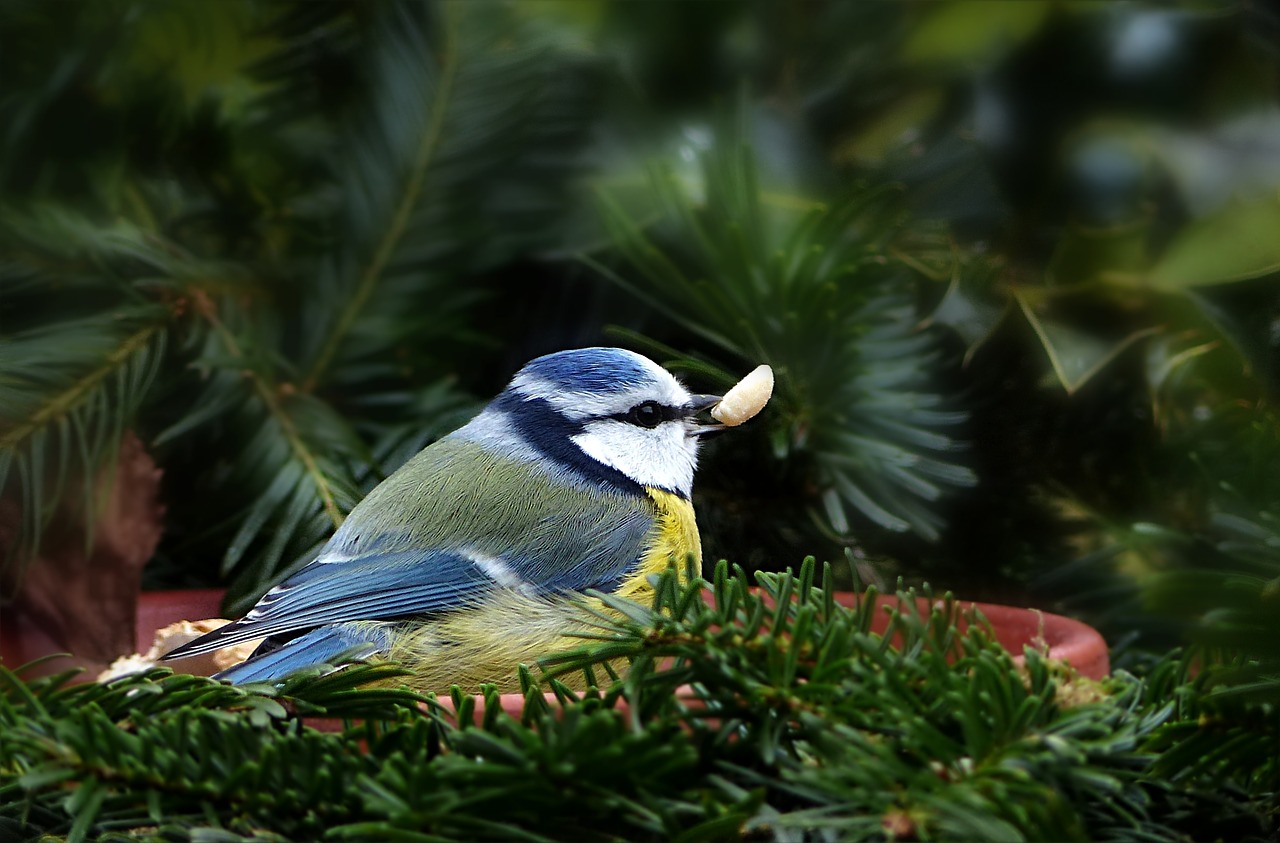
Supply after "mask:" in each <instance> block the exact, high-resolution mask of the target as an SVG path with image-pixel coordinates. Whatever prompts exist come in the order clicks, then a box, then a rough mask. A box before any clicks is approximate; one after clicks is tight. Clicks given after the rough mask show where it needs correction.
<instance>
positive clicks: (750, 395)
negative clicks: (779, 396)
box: [711, 365, 773, 427]
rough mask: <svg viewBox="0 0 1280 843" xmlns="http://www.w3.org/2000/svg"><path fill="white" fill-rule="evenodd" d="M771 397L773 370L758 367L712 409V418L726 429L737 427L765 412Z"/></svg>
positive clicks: (762, 366) (766, 367) (764, 366)
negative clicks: (762, 411) (765, 406)
mask: <svg viewBox="0 0 1280 843" xmlns="http://www.w3.org/2000/svg"><path fill="white" fill-rule="evenodd" d="M771 395H773V369H770V368H769V367H768V366H767V365H760V366H756V367H755V369H753V370H752V371H751V373H750V374H749V375H747V376H746V377H745V378H743V379H742V380H740V381H738V382H737V383H736V384H734V386H733V389H730V390H729V391H728V392H726V393H725V394H724V397H723V398H721V399H720V403H719V404H717V405H715V406H714V407H712V408H711V417H712V418H713V419H715V420H716V421H718V422H720V423H721V424H723V425H725V426H726V427H737V426H738V425H740V424H742V423H743V422H744V421H746V420H747V419H750V418H752V417H753V416H755V415H756V413H759V412H760V411H761V410H763V409H764V405H765V404H768V403H769V396H771Z"/></svg>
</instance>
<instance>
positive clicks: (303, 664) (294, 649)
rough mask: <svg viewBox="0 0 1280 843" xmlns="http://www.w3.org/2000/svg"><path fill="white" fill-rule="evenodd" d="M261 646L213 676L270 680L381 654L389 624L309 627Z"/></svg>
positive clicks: (385, 647)
mask: <svg viewBox="0 0 1280 843" xmlns="http://www.w3.org/2000/svg"><path fill="white" fill-rule="evenodd" d="M264 647H265V644H264ZM264 647H259V648H258V649H257V650H256V651H255V652H254V654H253V655H251V656H249V658H247V659H245V660H244V661H243V662H241V663H240V664H238V665H235V666H234V667H229V668H227V669H226V670H224V671H222V672H221V673H219V674H217V675H216V676H215V677H214V678H215V679H225V680H227V681H228V682H230V683H232V684H233V685H244V684H246V683H249V682H271V681H275V680H278V679H283V678H284V677H286V676H288V675H289V674H290V673H293V672H295V671H298V670H301V669H303V668H307V667H314V666H316V665H320V664H335V665H336V664H343V663H345V662H349V661H356V660H359V659H365V658H369V657H370V656H376V655H385V654H386V653H387V652H389V651H390V649H391V627H390V625H389V624H383V623H342V624H334V625H333V626H322V627H320V628H318V629H313V630H311V631H310V632H308V633H306V634H305V635H299V636H298V637H297V638H294V639H293V640H291V641H289V642H287V643H285V644H283V645H281V646H278V647H275V648H272V649H269V650H268V649H264Z"/></svg>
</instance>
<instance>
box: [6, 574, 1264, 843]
mask: <svg viewBox="0 0 1280 843" xmlns="http://www.w3.org/2000/svg"><path fill="white" fill-rule="evenodd" d="M827 577H828V578H829V573H828V574H827ZM757 584H758V585H757V586H756V587H752V586H751V584H750V580H749V579H748V577H747V575H746V574H745V573H744V572H743V571H741V570H740V569H737V570H734V571H732V572H730V570H729V568H728V566H726V565H725V564H723V563H721V565H720V566H719V567H718V568H717V569H716V573H715V577H714V581H713V582H712V583H707V582H705V581H702V580H699V579H697V578H696V577H695V578H693V579H692V580H691V581H690V582H688V583H686V584H684V585H681V584H680V583H679V581H678V579H677V578H676V576H675V575H674V571H671V572H668V574H666V575H665V576H664V577H662V578H661V579H660V581H659V583H658V593H657V597H656V599H655V601H654V604H653V605H652V606H640V605H637V604H632V603H628V602H625V601H619V600H616V599H612V598H602V599H605V603H606V607H605V608H604V609H603V610H601V611H600V612H599V614H598V618H597V619H598V624H597V630H596V632H594V633H592V635H591V637H592V639H593V640H591V641H590V642H589V643H587V644H586V645H585V646H584V647H583V648H582V649H579V650H576V651H573V652H570V653H564V654H560V655H556V656H551V657H548V658H547V659H546V660H545V661H544V663H543V664H544V669H545V671H546V675H545V677H544V679H545V682H546V683H548V684H549V687H550V689H551V690H552V691H553V692H554V693H553V695H551V696H544V693H543V692H544V690H545V689H546V688H545V687H544V686H543V685H539V684H538V683H537V682H535V681H533V679H532V678H531V676H532V674H531V673H529V672H525V673H524V676H525V704H524V711H523V715H522V716H521V717H520V718H518V719H517V718H512V717H510V716H508V715H506V714H503V713H502V712H501V708H500V705H499V702H500V701H499V699H498V698H497V696H496V695H495V694H494V693H493V691H492V690H491V689H490V690H488V691H486V692H485V693H484V694H483V695H482V697H480V698H476V697H471V696H468V695H465V694H464V693H463V692H462V691H461V689H456V688H455V689H454V692H453V694H452V699H451V700H449V701H448V702H449V703H450V704H449V705H443V704H442V703H440V702H437V701H435V700H433V699H423V698H421V697H418V696H416V695H413V694H410V693H408V692H406V691H400V690H396V689H394V687H393V686H394V682H395V676H396V675H397V671H396V669H395V668H393V667H390V666H385V665H383V666H379V665H352V666H348V667H346V668H343V669H341V670H339V671H336V672H328V671H325V670H318V671H312V672H310V673H308V674H305V675H302V676H298V677H295V678H293V679H290V680H289V681H287V682H286V683H285V684H284V685H283V686H282V687H279V688H273V687H266V686H250V687H245V688H235V687H230V686H226V685H223V684H220V683H217V682H214V681H212V680H208V679H200V678H194V677H185V676H173V675H169V674H168V673H167V671H164V670H157V671H152V672H149V673H146V674H142V675H138V676H134V677H129V678H124V679H121V680H117V681H115V682H112V683H110V684H107V685H92V684H91V685H68V684H66V679H67V677H66V676H62V677H55V678H52V679H42V680H35V681H32V682H30V683H27V682H24V681H23V680H22V679H21V678H20V677H19V676H18V675H16V674H14V673H12V672H9V671H3V672H0V831H3V832H4V833H6V834H8V835H9V837H10V838H11V839H16V840H27V839H31V840H34V839H36V838H37V837H39V836H40V835H41V834H45V833H49V834H59V835H65V836H67V837H68V839H71V840H87V839H102V840H124V839H130V840H136V839H144V840H214V839H216V840H227V841H244V840H276V841H288V840H310V839H334V840H367V839H380V840H413V841H426V840H437V841H440V840H466V839H475V838H476V837H485V838H501V839H520V840H530V841H546V840H617V839H681V840H728V839H742V838H744V837H746V838H750V839H776V840H808V839H813V840H822V839H856V840H886V839H904V838H914V839H935V840H959V839H974V838H979V839H991V840H1044V839H1054V840H1124V841H1138V840H1157V839H1159V840H1178V839H1198V838H1199V837H1200V836H1202V835H1204V834H1206V833H1212V834H1217V833H1218V830H1219V829H1228V830H1230V831H1231V832H1232V834H1233V835H1234V839H1245V837H1247V836H1248V835H1249V834H1255V835H1258V836H1261V835H1263V834H1265V833H1266V832H1267V830H1268V829H1270V828H1272V827H1273V826H1274V822H1275V818H1274V817H1268V816H1267V815H1266V813H1265V810H1263V809H1262V808H1260V807H1259V806H1260V804H1261V800H1262V799H1264V798H1265V797H1266V795H1267V793H1268V792H1267V791H1265V790H1264V789H1263V785H1262V783H1261V782H1259V781H1258V780H1250V779H1242V780H1240V781H1239V782H1238V783H1237V784H1236V785H1235V786H1233V788H1231V789H1227V790H1223V789H1222V788H1221V786H1220V785H1221V784H1222V778H1221V776H1222V770H1218V771H1217V772H1216V774H1215V775H1209V773H1208V772H1206V771H1204V770H1190V771H1189V770H1184V769H1181V768H1178V769H1173V770H1170V771H1168V773H1167V774H1165V773H1162V772H1161V771H1162V770H1164V765H1165V764H1166V762H1168V763H1170V764H1175V765H1176V764H1177V760H1178V759H1179V758H1180V757H1183V756H1182V755H1180V754H1179V753H1186V752H1192V753H1195V752H1198V751H1199V748H1198V747H1194V746H1192V745H1191V744H1190V743H1188V741H1187V732H1188V731H1191V732H1196V731H1197V730H1198V729H1199V728H1200V726H1199V720H1198V718H1200V714H1201V712H1200V709H1199V708H1197V705H1198V703H1195V702H1193V701H1192V699H1191V698H1190V695H1194V694H1195V693H1197V691H1196V685H1195V683H1194V682H1191V683H1189V682H1188V681H1187V679H1186V675H1187V674H1186V666H1185V665H1180V664H1179V663H1178V662H1176V661H1175V660H1169V661H1166V662H1164V663H1162V665H1161V666H1160V667H1159V668H1158V669H1157V670H1156V671H1154V672H1153V674H1152V676H1151V678H1150V679H1148V680H1146V681H1141V680H1138V679H1136V678H1135V677H1132V676H1128V675H1124V674H1120V675H1117V676H1115V677H1112V678H1111V679H1109V680H1106V681H1105V682H1103V683H1101V684H1097V683H1090V682H1089V681H1087V680H1082V679H1080V678H1078V677H1076V676H1074V675H1073V674H1072V673H1071V671H1070V670H1069V669H1066V668H1064V667H1063V666H1061V665H1058V664H1055V663H1053V662H1051V661H1049V660H1046V659H1045V658H1044V657H1042V656H1041V655H1039V654H1038V653H1037V652H1036V651H1034V650H1030V649H1029V650H1028V651H1027V652H1026V653H1025V654H1023V656H1024V659H1025V666H1019V665H1018V664H1016V663H1015V662H1014V660H1013V658H1012V657H1011V656H1010V654H1008V653H1006V652H1005V651H1004V650H1002V649H1001V648H1000V647H999V646H998V645H997V644H995V643H994V641H993V639H992V638H991V636H990V634H989V633H988V632H987V631H986V630H985V628H984V626H983V624H982V622H981V619H980V618H975V619H973V620H974V621H975V622H973V623H971V624H970V625H969V626H968V628H967V630H965V631H960V630H959V629H958V628H957V626H956V623H955V621H956V619H957V618H956V614H957V610H956V607H955V605H954V604H952V603H950V601H949V600H946V599H939V600H936V601H934V603H933V606H934V608H933V609H932V610H931V611H929V612H928V613H927V614H923V615H922V614H920V613H918V612H917V611H916V609H915V608H914V607H915V606H916V603H915V597H916V596H917V595H916V594H915V593H914V592H906V593H902V594H900V595H899V600H898V604H897V608H894V609H890V610H888V611H890V612H891V615H892V617H891V619H890V622H889V628H888V630H887V631H886V632H885V634H884V635H878V634H875V633H873V632H871V631H870V630H871V623H872V616H873V613H874V612H875V611H877V610H875V609H873V608H872V607H873V606H874V600H873V599H872V598H874V596H875V594H874V592H868V593H867V594H866V595H864V597H863V598H862V599H860V601H859V605H858V606H856V607H853V608H848V607H845V606H841V605H839V604H837V603H836V601H835V599H834V593H833V592H832V590H831V588H830V587H829V585H824V586H823V587H816V586H815V584H814V566H813V565H812V563H808V564H806V565H805V566H804V567H803V568H802V570H801V571H800V573H799V574H798V575H792V574H790V573H786V574H779V575H764V574H761V575H758V577H757ZM708 595H710V596H711V597H714V601H712V600H709V599H707V598H708ZM620 659H626V660H629V661H630V662H631V666H630V671H629V672H628V673H627V674H626V675H625V676H624V677H623V678H621V679H619V680H618V681H616V682H611V683H609V682H607V681H606V684H604V685H602V686H601V688H600V689H599V690H593V691H590V692H588V693H587V694H586V695H582V696H579V695H576V694H573V693H572V692H568V691H566V690H565V689H564V687H563V686H561V685H559V683H558V681H557V679H556V678H555V677H556V676H560V675H563V674H565V673H568V672H573V671H588V672H590V673H592V674H593V675H595V676H596V677H597V678H600V679H602V680H605V679H606V677H607V676H608V675H609V673H610V671H611V670H612V669H613V665H616V664H617V663H619V660H620ZM369 682H374V683H377V686H375V687H357V686H361V685H364V684H365V683H369ZM477 702H480V703H481V704H482V705H483V713H480V712H479V710H478V708H477ZM306 717H322V718H323V717H329V718H333V717H341V718H345V719H346V720H345V722H344V723H343V725H341V726H340V727H339V731H336V732H322V731H317V730H316V729H314V728H312V726H311V725H310V724H311V723H316V722H317V721H314V720H313V721H308V720H307V719H305V718H306ZM330 722H332V721H330ZM335 725H336V724H335ZM1199 734H1202V735H1203V734H1207V732H1203V731H1200V732H1199ZM1197 757H1199V756H1197Z"/></svg>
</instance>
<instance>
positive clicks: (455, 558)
mask: <svg viewBox="0 0 1280 843" xmlns="http://www.w3.org/2000/svg"><path fill="white" fill-rule="evenodd" d="M415 462H418V463H420V465H418V466H417V467H416V471H415V470H414V469H415V467H414V465H413V464H414V463H415ZM406 469H409V470H406ZM535 470H539V471H540V470H541V469H535V467H534V466H531V465H530V464H529V463H528V462H527V461H521V460H516V459H512V458H511V457H509V456H503V455H501V454H494V453H491V452H488V451H486V450H484V449H481V448H478V447H476V446H474V445H471V444H469V443H466V442H459V441H451V440H449V439H445V440H441V441H440V442H437V443H436V444H435V445H432V446H431V447H429V448H427V449H425V450H424V451H423V452H422V453H421V454H419V455H418V457H416V458H415V460H413V461H411V462H410V464H409V465H407V466H406V467H405V468H403V469H401V470H400V471H398V472H396V473H395V474H394V475H392V476H391V477H390V478H388V479H387V480H385V481H384V482H383V483H382V484H380V485H379V486H378V487H377V488H376V489H374V490H373V492H371V493H370V494H369V496H368V497H367V498H365V500H364V501H362V502H361V503H360V504H359V505H358V506H357V507H356V509H355V510H353V511H352V513H351V516H350V517H349V518H348V519H347V521H346V522H345V523H344V524H343V526H342V527H341V528H340V529H339V530H338V532H337V533H336V534H335V535H334V537H333V539H332V540H331V541H330V542H329V544H328V545H327V546H326V547H325V549H324V551H322V553H321V555H320V557H319V558H318V559H317V560H316V561H315V562H312V563H311V564H310V565H308V566H307V567H305V568H303V569H302V570H301V571H299V572H298V573H296V574H294V575H293V576H291V577H290V578H289V579H287V580H285V581H284V582H283V583H281V584H280V585H278V586H276V587H275V588H273V589H272V590H271V591H269V592H267V594H266V595H265V596H264V597H263V598H262V599H261V600H260V601H259V602H258V604H257V605H256V606H254V607H253V609H252V610H250V612H249V614H247V615H246V616H245V617H244V618H242V619H240V620H238V621H236V622H235V623H232V624H228V625H227V626H225V627H223V628H221V629H218V630H215V631H213V632H211V633H209V634H208V635H205V636H203V637H201V638H197V639H196V640H195V641H192V642H190V643H189V644H186V645H184V646H182V647H179V648H178V649H176V650H174V651H173V652H172V653H170V654H169V655H168V656H166V658H181V657H183V656H193V655H198V654H201V653H207V652H210V651H212V650H216V649H219V648H221V647H226V646H229V645H232V644H237V643H240V642H243V641H249V640H252V639H255V638H266V637H269V636H283V637H289V636H291V635H296V634H297V633H305V632H307V631H308V630H312V629H315V628H317V627H327V626H330V625H333V624H342V623H349V622H352V621H379V620H391V619H394V618H403V617H410V616H415V615H424V614H430V613H435V612H442V611H449V610H454V609H459V608H462V607H464V606H466V605H467V604H468V603H474V602H478V601H480V600H482V599H483V598H484V595H485V593H486V592H487V591H490V590H492V589H495V588H499V587H504V586H516V587H520V588H524V589H532V590H533V591H535V592H539V593H555V592H563V591H583V590H585V589H588V588H599V589H603V590H607V589H609V588H610V587H611V586H612V585H614V584H615V583H617V582H618V581H620V580H621V579H622V578H623V577H624V576H625V575H626V573H627V572H628V570H630V569H631V568H632V567H633V566H634V565H635V564H636V563H637V562H638V561H639V559H640V558H641V557H642V555H643V554H644V552H645V550H646V549H647V547H648V546H649V543H650V534H651V532H652V531H653V529H654V526H655V518H656V511H655V509H654V504H653V502H652V500H650V499H649V498H648V497H647V496H646V495H645V494H644V493H643V492H642V491H640V490H639V489H636V490H635V491H634V492H623V491H619V490H616V489H610V490H606V489H601V488H598V487H597V488H588V487H586V486H584V485H582V484H574V483H569V482H564V481H563V479H561V481H560V482H552V481H554V480H555V479H557V478H548V477H542V478H540V479H541V482H536V483H535V482H532V480H531V478H532V479H538V478H535V477H534V472H535ZM534 491H537V492H538V494H533V493H532V492H534ZM481 513H482V514H483V517H480V514H481ZM266 655H267V654H264V655H263V656H262V657H259V658H265V657H266ZM321 660H323V659H321Z"/></svg>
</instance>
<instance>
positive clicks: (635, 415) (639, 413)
mask: <svg viewBox="0 0 1280 843" xmlns="http://www.w3.org/2000/svg"><path fill="white" fill-rule="evenodd" d="M662 416H663V413H662V405H661V404H659V403H658V402H657V401H645V402H644V403H643V404H637V405H635V406H634V407H632V408H631V411H630V412H628V413H627V421H629V422H631V423H632V424H638V425H640V426H641V427H657V426H658V425H660V424H662Z"/></svg>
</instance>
